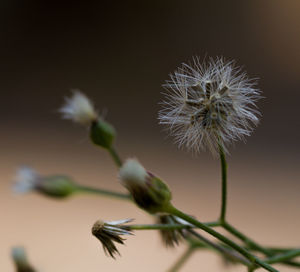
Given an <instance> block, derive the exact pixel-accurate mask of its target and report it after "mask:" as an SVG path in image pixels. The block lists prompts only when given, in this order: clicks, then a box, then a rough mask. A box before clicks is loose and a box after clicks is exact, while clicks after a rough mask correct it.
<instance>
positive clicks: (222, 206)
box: [219, 144, 227, 223]
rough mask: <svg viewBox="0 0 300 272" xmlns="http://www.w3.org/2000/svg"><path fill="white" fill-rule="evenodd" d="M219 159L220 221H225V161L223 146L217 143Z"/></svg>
mask: <svg viewBox="0 0 300 272" xmlns="http://www.w3.org/2000/svg"><path fill="white" fill-rule="evenodd" d="M219 153H220V161H221V171H222V205H221V214H220V222H221V223H222V222H225V217H226V208H227V163H226V158H225V152H224V148H223V146H222V145H221V144H220V145H219Z"/></svg>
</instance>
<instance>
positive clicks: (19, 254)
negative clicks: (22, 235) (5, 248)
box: [11, 247, 35, 272]
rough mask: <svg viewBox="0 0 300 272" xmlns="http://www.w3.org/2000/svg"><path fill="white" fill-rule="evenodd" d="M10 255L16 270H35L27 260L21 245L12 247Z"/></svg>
mask: <svg viewBox="0 0 300 272" xmlns="http://www.w3.org/2000/svg"><path fill="white" fill-rule="evenodd" d="M11 255H12V258H13V261H14V263H15V266H16V272H35V270H34V268H33V267H32V266H31V265H30V264H29V262H28V260H27V256H26V252H25V249H24V248H23V247H14V248H13V249H12V252H11Z"/></svg>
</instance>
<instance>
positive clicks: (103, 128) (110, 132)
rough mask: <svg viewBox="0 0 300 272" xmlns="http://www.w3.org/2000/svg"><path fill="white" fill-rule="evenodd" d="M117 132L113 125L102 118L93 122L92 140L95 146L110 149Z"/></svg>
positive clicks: (91, 129)
mask: <svg viewBox="0 0 300 272" xmlns="http://www.w3.org/2000/svg"><path fill="white" fill-rule="evenodd" d="M115 135H116V131H115V129H114V128H113V126H112V125H111V124H109V123H108V122H105V121H104V120H102V119H101V118H99V119H98V120H97V121H94V122H92V124H91V128H90V138H91V140H92V142H93V143H94V144H95V145H99V146H101V147H103V148H106V149H110V148H111V146H112V144H113V141H114V139H115Z"/></svg>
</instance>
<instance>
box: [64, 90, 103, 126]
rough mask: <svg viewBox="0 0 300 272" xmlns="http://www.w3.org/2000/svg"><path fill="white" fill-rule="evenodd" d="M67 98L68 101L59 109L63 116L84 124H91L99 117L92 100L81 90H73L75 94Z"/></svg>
mask: <svg viewBox="0 0 300 272" xmlns="http://www.w3.org/2000/svg"><path fill="white" fill-rule="evenodd" d="M65 100H66V103H65V104H64V105H63V106H62V107H61V108H60V109H59V112H61V113H62V114H63V118H65V119H71V120H72V121H74V122H76V123H79V124H82V125H89V124H91V123H92V122H93V121H96V119H97V118H98V114H97V112H96V110H95V108H94V106H93V103H92V102H91V100H90V99H89V98H88V97H87V96H86V95H85V94H83V93H82V92H80V91H79V90H73V96H72V97H70V98H69V97H66V98H65Z"/></svg>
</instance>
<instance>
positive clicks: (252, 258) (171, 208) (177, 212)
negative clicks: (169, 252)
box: [164, 204, 278, 272]
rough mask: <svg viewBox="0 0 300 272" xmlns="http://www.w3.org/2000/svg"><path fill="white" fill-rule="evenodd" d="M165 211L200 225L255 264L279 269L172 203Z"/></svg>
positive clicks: (274, 271) (276, 271)
mask: <svg viewBox="0 0 300 272" xmlns="http://www.w3.org/2000/svg"><path fill="white" fill-rule="evenodd" d="M164 211H165V212H168V213H170V214H172V215H175V216H178V217H179V218H181V219H183V220H185V221H187V222H189V223H191V224H193V225H195V226H197V227H199V228H200V229H202V230H204V231H206V232H207V233H209V234H211V235H212V236H214V237H215V238H217V239H218V240H219V241H222V242H223V243H225V244H226V245H228V246H230V247H231V248H233V249H234V250H236V251H237V252H239V253H240V254H241V255H243V256H244V257H246V258H247V259H248V260H249V261H250V262H251V263H253V264H254V265H259V266H261V267H263V268H265V269H266V270H268V271H272V272H278V270H276V269H275V268H273V267H272V266H270V265H268V264H267V263H265V262H263V261H262V260H260V259H259V258H257V257H256V256H254V255H252V254H251V253H250V252H249V251H248V250H246V249H244V248H243V247H241V246H239V245H238V244H236V243H235V242H233V241H232V240H230V239H228V238H227V237H225V236H224V235H222V234H221V233H218V232H216V231H215V230H213V229H212V228H210V227H208V226H206V225H205V224H203V223H201V222H199V221H198V220H196V219H195V218H193V217H191V216H189V215H187V214H185V213H183V212H181V211H180V210H178V209H176V208H175V207H174V206H172V205H171V204H170V205H169V206H168V207H165V210H164Z"/></svg>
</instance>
